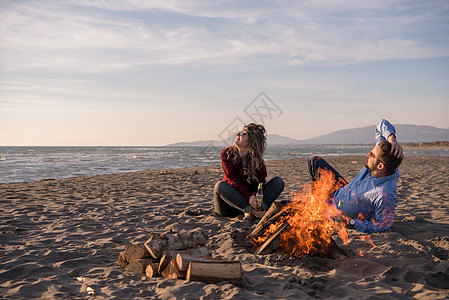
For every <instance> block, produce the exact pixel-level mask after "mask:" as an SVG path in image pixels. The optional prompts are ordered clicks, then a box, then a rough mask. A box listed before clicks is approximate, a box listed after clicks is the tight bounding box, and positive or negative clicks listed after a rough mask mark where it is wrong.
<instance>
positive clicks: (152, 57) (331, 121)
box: [0, 0, 449, 146]
mask: <svg viewBox="0 0 449 300" xmlns="http://www.w3.org/2000/svg"><path fill="white" fill-rule="evenodd" d="M381 118H386V119H388V120H389V121H390V122H391V123H393V124H414V125H430V126H435V127H438V128H449V1H445V0H444V1H438V0H432V1H421V0H418V1H413V0H376V1H363V0H335V1H334V0H332V1H331V0H313V1H312V0H310V1H302V0H299V1H281V0H279V1H263V0H262V1H261V0H257V1H237V0H236V1H233V0H227V1H199V0H180V1H177V0H164V1H162V0H160V1H150V0H148V1H147V0H132V1H131V0H130V1H126V0H117V1H114V0H108V1H104V0H103V1H100V0H98V1H95V0H91V1H89V0H54V1H48V0H35V1H26V0H0V146H163V145H167V144H170V143H175V142H180V141H197V140H220V139H225V138H227V137H228V136H229V135H230V134H231V133H232V132H233V131H235V130H237V129H240V128H242V127H243V125H244V124H248V123H250V122H255V123H259V124H263V125H265V127H266V129H267V132H268V133H269V134H278V135H282V136H287V137H290V138H295V139H307V138H312V137H316V136H319V135H323V134H327V133H330V132H333V131H336V130H341V129H347V128H357V127H363V126H369V125H374V124H376V123H377V122H378V121H379V120H380V119H381ZM398 139H399V141H400V132H398Z"/></svg>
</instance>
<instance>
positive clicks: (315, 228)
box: [248, 172, 347, 258]
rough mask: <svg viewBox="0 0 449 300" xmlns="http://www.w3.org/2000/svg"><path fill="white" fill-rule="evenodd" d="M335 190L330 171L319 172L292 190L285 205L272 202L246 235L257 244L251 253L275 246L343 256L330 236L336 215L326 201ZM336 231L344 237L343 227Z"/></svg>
mask: <svg viewBox="0 0 449 300" xmlns="http://www.w3.org/2000/svg"><path fill="white" fill-rule="evenodd" d="M335 189H336V184H335V179H334V177H333V174H332V173H330V172H323V173H321V177H320V181H316V182H313V184H311V185H310V186H308V187H307V186H306V187H305V189H304V190H303V191H301V192H298V193H296V194H295V195H294V196H295V197H296V198H295V199H294V200H293V201H291V202H290V203H289V204H287V205H285V206H282V204H280V203H276V204H277V205H272V206H271V207H270V210H269V211H268V212H267V213H266V215H265V216H264V218H263V219H262V220H261V221H260V222H259V224H258V225H257V226H256V228H255V229H254V230H253V232H251V234H250V235H249V236H248V238H249V239H251V241H252V242H253V243H254V244H255V245H256V246H258V248H257V249H256V251H255V253H256V254H268V253H272V252H273V251H274V250H276V249H277V248H278V247H279V248H281V249H283V250H285V251H286V252H288V253H289V254H290V255H293V256H299V255H310V256H322V257H328V258H341V257H342V256H345V252H344V251H343V250H342V249H340V248H339V247H338V245H337V244H336V243H335V241H334V240H333V239H332V234H333V233H334V232H335V231H336V229H337V228H336V227H337V226H336V224H335V223H334V221H333V218H334V217H335V216H338V215H339V214H340V212H339V211H338V210H337V208H336V207H335V206H334V205H333V204H332V203H329V202H328V199H329V197H330V195H331V193H332V192H333V191H335ZM286 228H288V230H286ZM338 234H339V235H340V237H341V238H342V239H343V240H345V238H347V234H346V231H345V230H344V228H340V230H339V231H338Z"/></svg>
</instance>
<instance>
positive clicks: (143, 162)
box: [0, 145, 449, 184]
mask: <svg viewBox="0 0 449 300" xmlns="http://www.w3.org/2000/svg"><path fill="white" fill-rule="evenodd" d="M371 148H372V146H366V145H299V146H297V145H295V146H268V148H267V151H266V153H265V159H266V160H277V159H292V158H303V157H310V156H312V155H321V156H324V157H326V156H345V155H365V154H366V153H367V152H368V151H369V150H370V149H371ZM220 150H221V148H216V147H199V146H198V147H168V146H167V147H0V184H2V183H13V182H30V181H36V180H43V179H61V178H68V177H77V176H91V175H102V174H115V173H122V172H133V171H142V170H162V169H176V168H185V167H193V166H206V165H213V164H220ZM405 155H410V156H415V155H416V156H449V153H448V151H447V150H442V149H417V150H406V151H405Z"/></svg>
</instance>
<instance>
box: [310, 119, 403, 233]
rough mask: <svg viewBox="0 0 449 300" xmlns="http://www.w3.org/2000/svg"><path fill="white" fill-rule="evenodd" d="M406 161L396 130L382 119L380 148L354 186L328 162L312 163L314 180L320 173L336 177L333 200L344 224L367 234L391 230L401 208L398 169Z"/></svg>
mask: <svg viewBox="0 0 449 300" xmlns="http://www.w3.org/2000/svg"><path fill="white" fill-rule="evenodd" d="M402 159H403V150H402V147H401V146H400V145H399V143H398V141H397V140H396V130H395V128H394V126H393V125H391V124H390V122H388V121H387V120H384V119H382V120H381V121H380V122H379V123H378V124H377V126H376V146H375V147H374V148H373V149H372V150H371V151H370V152H369V153H368V154H367V159H366V163H365V167H364V168H363V169H362V170H361V171H360V172H359V174H357V176H356V177H355V178H354V179H353V180H352V181H351V182H350V183H347V181H346V180H345V179H344V178H343V177H342V176H341V175H340V174H339V173H338V172H337V171H336V170H335V169H334V168H332V167H331V166H330V165H329V164H328V163H327V162H326V161H325V160H324V159H322V158H321V157H318V156H315V157H312V158H311V159H309V173H310V178H311V180H313V181H315V180H317V179H319V175H320V169H327V170H329V171H331V172H333V173H334V175H335V179H336V182H337V184H342V185H343V187H341V188H340V189H338V190H337V191H336V192H335V193H334V194H333V195H332V199H333V201H334V203H335V205H336V206H337V208H338V209H339V210H341V211H343V218H342V220H343V221H344V222H345V223H346V224H347V225H348V226H350V227H352V228H354V229H356V230H358V231H361V232H366V233H373V232H382V231H385V230H387V229H389V228H390V227H391V225H392V224H393V220H394V213H395V208H396V204H397V197H396V189H397V182H398V179H399V170H397V168H398V167H399V165H400V164H401V162H402Z"/></svg>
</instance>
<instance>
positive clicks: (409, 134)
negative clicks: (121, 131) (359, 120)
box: [168, 125, 449, 147]
mask: <svg viewBox="0 0 449 300" xmlns="http://www.w3.org/2000/svg"><path fill="white" fill-rule="evenodd" d="M395 127H396V132H397V138H398V141H399V142H400V143H419V142H434V141H449V129H442V128H437V127H432V126H419V125H395ZM375 129H376V126H375V125H371V126H366V127H360V128H352V129H343V130H338V131H335V132H332V133H329V134H325V135H321V136H317V137H314V138H310V139H305V140H296V139H292V138H289V137H285V136H280V135H276V134H269V135H267V143H268V145H299V144H374V142H375V139H374V132H375ZM233 141H234V137H230V138H229V139H228V140H226V141H217V140H207V141H194V142H181V143H175V144H170V145H168V146H175V147H176V146H179V147H185V146H215V147H225V146H227V145H232V143H233Z"/></svg>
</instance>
